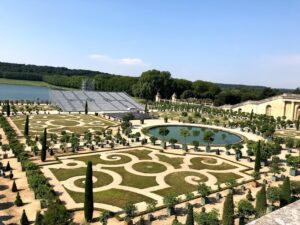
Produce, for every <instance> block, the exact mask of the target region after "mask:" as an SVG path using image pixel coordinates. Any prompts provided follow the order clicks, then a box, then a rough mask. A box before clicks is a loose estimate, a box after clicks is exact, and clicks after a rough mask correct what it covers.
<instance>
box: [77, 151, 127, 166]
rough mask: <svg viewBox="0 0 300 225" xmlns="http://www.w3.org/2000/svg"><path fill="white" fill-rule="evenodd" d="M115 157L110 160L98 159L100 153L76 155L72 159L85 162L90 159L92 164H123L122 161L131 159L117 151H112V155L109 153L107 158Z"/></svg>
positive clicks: (125, 161)
mask: <svg viewBox="0 0 300 225" xmlns="http://www.w3.org/2000/svg"><path fill="white" fill-rule="evenodd" d="M115 157H116V158H118V160H112V161H107V160H103V159H100V154H93V155H87V156H82V157H76V158H73V159H75V160H78V161H82V162H85V163H86V164H87V163H88V162H89V161H91V162H92V163H93V165H97V164H103V165H119V164H124V163H128V162H130V161H131V159H130V158H129V157H128V156H125V155H121V154H118V153H114V154H113V155H110V156H108V157H107V158H108V159H114V158H115Z"/></svg>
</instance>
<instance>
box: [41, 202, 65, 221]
mask: <svg viewBox="0 0 300 225" xmlns="http://www.w3.org/2000/svg"><path fill="white" fill-rule="evenodd" d="M69 221H70V214H69V212H68V211H67V209H66V208H65V206H64V205H62V204H60V203H57V202H55V203H51V204H50V205H49V206H48V210H47V211H46V212H45V215H44V224H45V225H46V224H47V225H67V224H69Z"/></svg>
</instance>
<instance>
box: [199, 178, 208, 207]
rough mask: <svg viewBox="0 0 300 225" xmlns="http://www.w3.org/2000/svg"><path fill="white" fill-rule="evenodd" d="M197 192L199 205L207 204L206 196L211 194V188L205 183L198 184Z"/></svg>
mask: <svg viewBox="0 0 300 225" xmlns="http://www.w3.org/2000/svg"><path fill="white" fill-rule="evenodd" d="M197 190H198V193H199V195H200V197H201V199H200V201H201V205H205V204H206V203H207V196H208V195H209V194H210V193H211V188H210V187H209V186H207V185H206V184H205V183H199V185H198V187H197Z"/></svg>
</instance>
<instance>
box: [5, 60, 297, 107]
mask: <svg viewBox="0 0 300 225" xmlns="http://www.w3.org/2000/svg"><path fill="white" fill-rule="evenodd" d="M0 78H6V79H12V80H13V79H15V80H30V81H44V82H47V83H48V84H51V85H55V86H60V87H68V88H77V89H78V88H81V85H82V81H83V80H89V81H90V82H89V83H91V84H93V86H94V88H95V90H99V91H124V92H127V93H128V94H130V95H132V96H136V97H140V98H143V99H148V100H153V99H154V96H155V95H156V93H157V92H159V93H160V94H161V97H162V98H168V99H169V98H171V96H172V94H173V93H176V94H177V97H178V98H183V99H192V98H196V99H203V98H208V99H211V100H213V101H214V104H215V105H223V104H236V103H240V102H242V101H246V100H260V99H263V98H267V97H271V96H274V95H277V94H281V93H283V92H291V91H292V90H289V89H272V88H268V87H264V86H251V85H240V84H220V83H212V82H207V81H202V80H197V81H194V82H192V81H189V80H185V79H177V78H173V77H172V76H171V74H170V73H169V72H167V71H159V70H149V71H146V72H144V73H142V74H141V76H140V77H131V76H122V75H115V74H109V73H103V72H99V71H92V70H81V69H68V68H65V67H53V66H36V65H26V64H17V63H5V62H0Z"/></svg>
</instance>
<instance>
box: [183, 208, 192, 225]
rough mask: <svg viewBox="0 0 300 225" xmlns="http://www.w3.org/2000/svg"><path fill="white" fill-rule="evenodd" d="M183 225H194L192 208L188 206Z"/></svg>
mask: <svg viewBox="0 0 300 225" xmlns="http://www.w3.org/2000/svg"><path fill="white" fill-rule="evenodd" d="M185 225H194V207H193V205H191V204H189V206H188V213H187V216H186V222H185Z"/></svg>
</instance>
